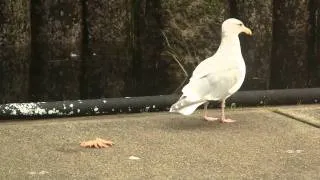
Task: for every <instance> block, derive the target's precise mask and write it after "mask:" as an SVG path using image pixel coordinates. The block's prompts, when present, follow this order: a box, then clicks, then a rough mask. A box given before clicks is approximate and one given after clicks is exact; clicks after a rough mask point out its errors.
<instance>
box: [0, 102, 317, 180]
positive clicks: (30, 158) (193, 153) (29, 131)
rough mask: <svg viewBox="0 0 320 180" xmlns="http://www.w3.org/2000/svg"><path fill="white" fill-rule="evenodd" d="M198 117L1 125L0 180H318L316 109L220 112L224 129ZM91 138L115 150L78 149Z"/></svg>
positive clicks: (117, 117) (126, 116)
mask: <svg viewBox="0 0 320 180" xmlns="http://www.w3.org/2000/svg"><path fill="white" fill-rule="evenodd" d="M201 113H202V111H201V110H199V111H197V112H196V113H195V114H193V115H192V116H182V115H179V114H170V113H166V112H163V113H141V114H121V115H109V116H93V117H92V116H91V117H74V118H62V119H61V118H60V119H45V120H32V121H11V122H10V121H7V122H2V123H0V126H1V128H0V137H1V138H0V143H1V146H0V152H1V155H0V164H1V165H0V179H317V178H319V177H320V158H319V157H320V131H319V124H320V106H319V105H307V106H305V105H304V106H302V105H297V106H277V107H261V108H237V109H227V111H226V113H227V116H228V117H231V118H233V119H236V120H237V122H235V123H231V124H221V123H219V122H205V121H203V120H202V118H201ZM210 115H213V116H218V115H219V110H217V109H213V110H210ZM96 137H100V138H104V139H108V140H112V141H113V142H114V143H115V145H114V146H113V147H111V148H106V149H86V148H82V147H80V146H79V142H81V141H83V140H90V139H94V138H96ZM130 156H135V157H138V159H136V160H131V159H129V157H130Z"/></svg>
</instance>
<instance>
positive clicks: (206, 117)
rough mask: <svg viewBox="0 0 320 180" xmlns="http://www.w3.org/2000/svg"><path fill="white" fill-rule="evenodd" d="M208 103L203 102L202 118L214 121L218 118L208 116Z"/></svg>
mask: <svg viewBox="0 0 320 180" xmlns="http://www.w3.org/2000/svg"><path fill="white" fill-rule="evenodd" d="M208 105H209V102H206V103H205V104H204V119H205V120H206V121H216V120H218V119H219V118H215V117H210V116H208V110H207V109H208Z"/></svg>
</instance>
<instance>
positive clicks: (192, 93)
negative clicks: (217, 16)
mask: <svg viewBox="0 0 320 180" xmlns="http://www.w3.org/2000/svg"><path fill="white" fill-rule="evenodd" d="M242 32H244V33H246V34H248V35H252V32H251V30H250V29H249V28H247V27H246V26H245V25H244V24H243V23H242V22H241V21H240V20H238V19H235V18H230V19H227V20H225V21H224V22H223V23H222V35H221V36H222V38H221V43H220V46H219V48H218V50H217V52H216V53H215V54H214V55H213V56H211V57H209V58H207V59H205V60H204V61H202V62H201V63H200V64H199V65H198V66H197V67H196V69H195V70H194V71H193V74H192V77H191V78H190V81H189V83H188V84H187V85H185V86H184V87H183V89H182V93H183V94H182V96H181V97H180V99H179V100H178V101H177V102H176V103H175V104H173V105H172V106H171V108H170V112H179V113H181V114H183V115H190V114H192V113H193V112H194V111H195V110H196V109H197V107H198V106H200V105H202V104H204V119H205V120H207V121H215V120H218V119H220V121H221V122H234V121H235V120H232V119H227V118H225V114H224V108H225V100H226V99H227V98H228V97H229V96H231V95H232V94H233V93H235V92H236V91H238V90H239V88H240V87H241V85H242V83H243V81H244V77H245V74H246V66H245V62H244V60H243V57H242V53H241V47H240V40H239V37H238V35H239V34H240V33H242ZM209 101H221V118H214V117H209V116H208V112H207V107H208V105H209Z"/></svg>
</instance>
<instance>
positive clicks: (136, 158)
mask: <svg viewBox="0 0 320 180" xmlns="http://www.w3.org/2000/svg"><path fill="white" fill-rule="evenodd" d="M129 159H130V160H139V159H141V158H139V157H137V156H130V157H129Z"/></svg>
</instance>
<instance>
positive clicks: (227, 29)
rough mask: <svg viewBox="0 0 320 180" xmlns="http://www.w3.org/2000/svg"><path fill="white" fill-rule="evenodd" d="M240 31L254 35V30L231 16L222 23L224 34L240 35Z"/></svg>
mask: <svg viewBox="0 0 320 180" xmlns="http://www.w3.org/2000/svg"><path fill="white" fill-rule="evenodd" d="M240 33H246V34H248V35H250V36H251V35H252V32H251V30H250V29H249V28H247V27H246V26H245V25H244V24H243V22H242V21H240V20H238V19H235V18H230V19H227V20H225V21H224V22H223V23H222V34H223V35H226V36H228V35H238V34H240Z"/></svg>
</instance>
